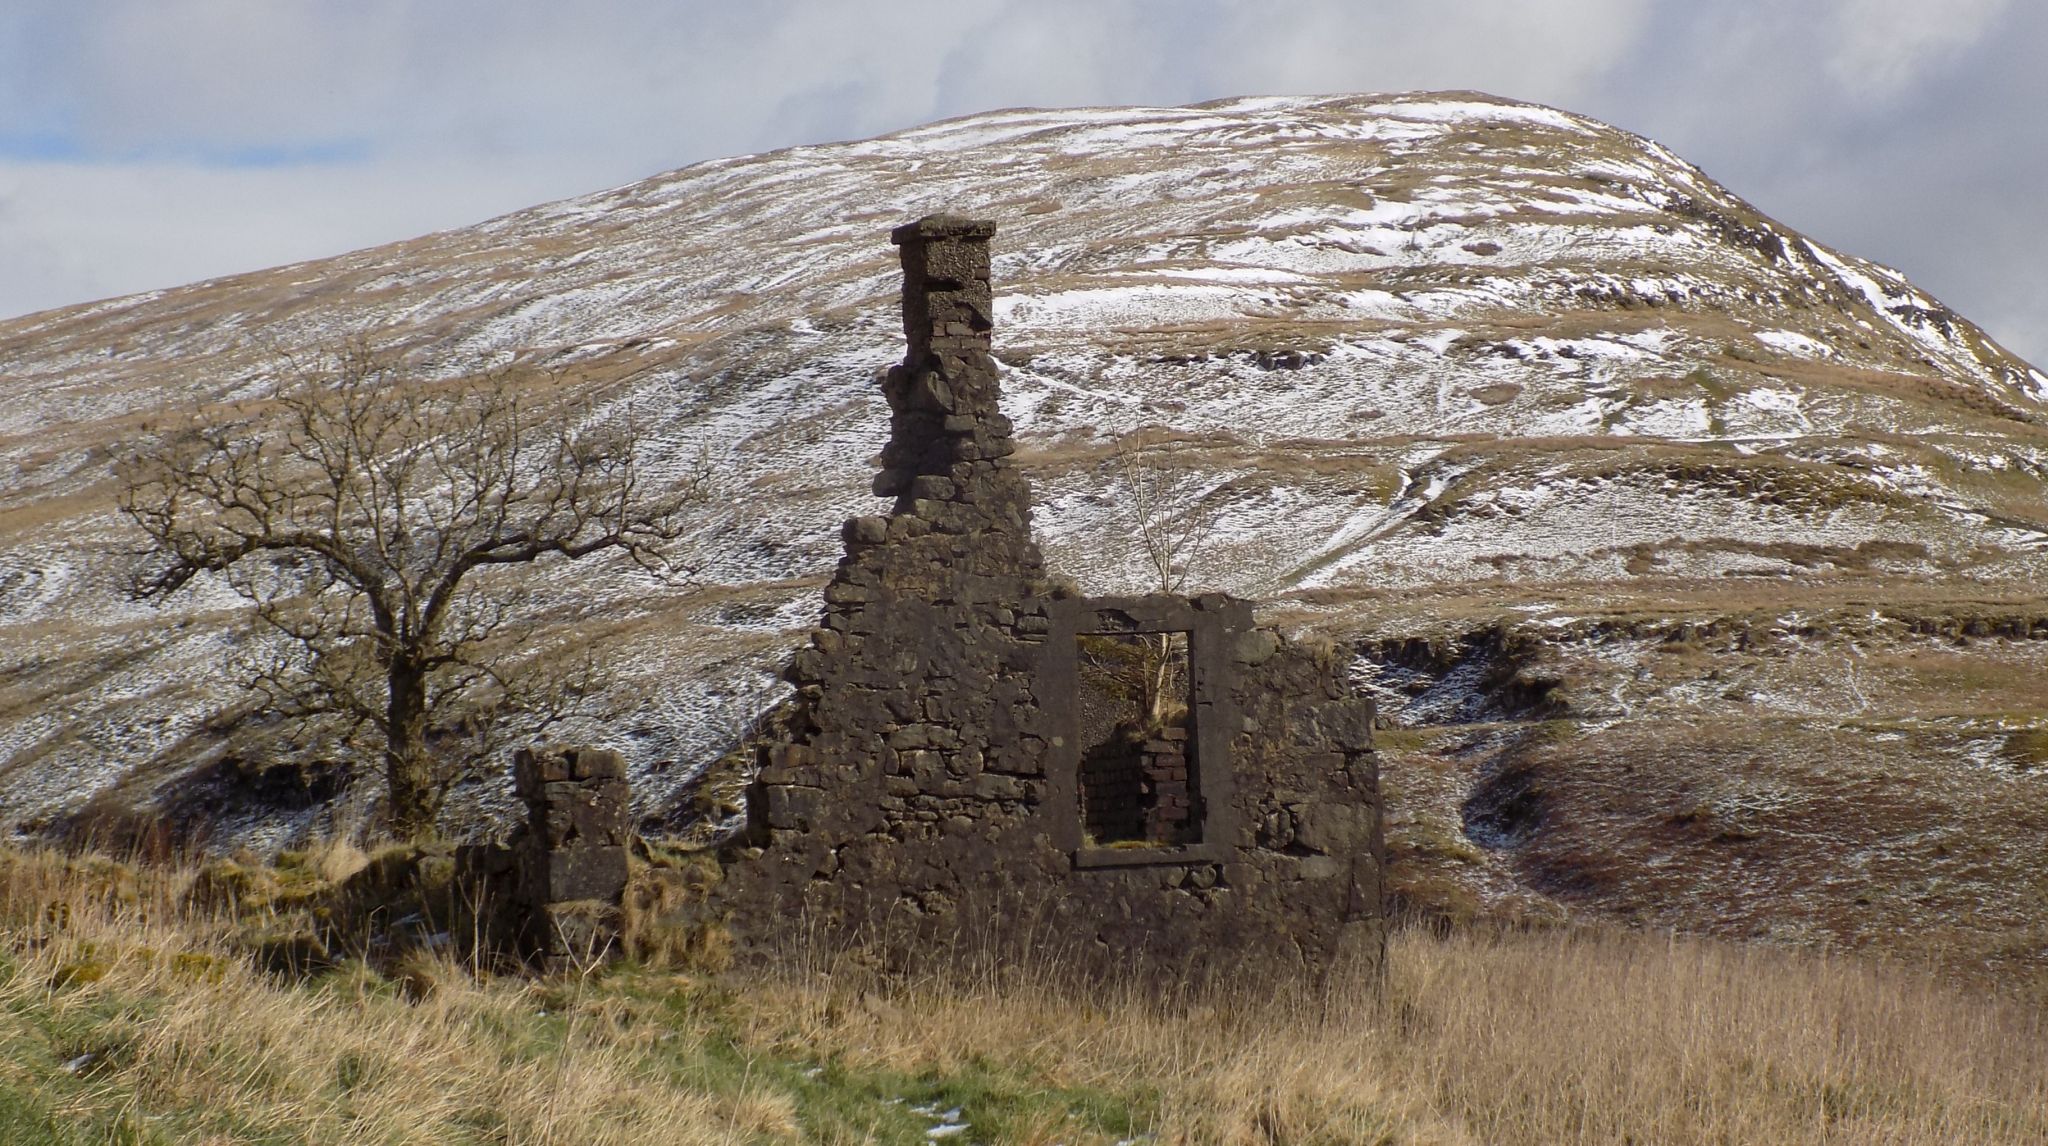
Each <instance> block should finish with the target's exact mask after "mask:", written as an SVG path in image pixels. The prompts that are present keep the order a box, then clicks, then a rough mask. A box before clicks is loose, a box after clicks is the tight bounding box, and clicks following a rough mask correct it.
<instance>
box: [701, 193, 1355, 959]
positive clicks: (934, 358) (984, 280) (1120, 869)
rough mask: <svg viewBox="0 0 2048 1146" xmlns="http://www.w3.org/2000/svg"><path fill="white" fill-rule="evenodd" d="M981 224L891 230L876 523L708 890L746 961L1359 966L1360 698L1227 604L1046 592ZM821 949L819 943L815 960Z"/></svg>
mask: <svg viewBox="0 0 2048 1146" xmlns="http://www.w3.org/2000/svg"><path fill="white" fill-rule="evenodd" d="M994 231H995V227H994V225H993V224H991V223H987V222H981V221H974V220H967V219H960V218H955V217H952V216H945V215H939V216H932V217H929V218H926V219H923V220H920V221H919V222H916V223H912V224H909V225H907V226H904V227H900V228H898V229H897V230H896V231H895V232H894V234H893V235H892V236H891V238H892V239H893V241H894V242H895V243H896V244H897V246H898V247H899V248H900V253H901V257H902V262H903V274H904V291H903V319H904V334H905V336H906V339H907V341H908V344H909V351H908V354H907V355H906V356H905V358H904V361H903V362H902V363H901V364H900V365H898V366H896V367H894V368H893V369H891V370H890V371H889V374H888V376H887V379H886V381H885V383H884V392H885V394H886V396H887V398H888V401H889V407H890V411H891V418H890V439H889V443H888V446H887V448H886V449H885V450H884V451H883V454H882V465H883V468H882V472H881V473H880V474H879V475H878V476H877V477H876V479H875V485H874V488H875V492H876V493H877V494H878V495H882V496H888V497H894V498H895V499H896V500H895V503H894V506H893V508H892V509H891V511H890V512H889V513H887V514H882V515H876V516H870V517H856V518H854V519H852V520H851V521H848V522H847V523H846V526H845V529H844V531H843V538H844V541H845V545H846V553H845V556H844V558H843V559H842V560H841V561H840V564H839V568H838V571H837V573H836V574H835V575H834V577H833V579H832V581H831V584H830V585H829V586H828V587H827V588H826V590H825V614H824V617H823V619H822V623H821V624H820V626H819V627H818V628H816V629H815V630H813V632H812V634H811V638H810V641H809V643H808V645H807V646H806V647H805V648H804V649H803V650H801V651H800V652H799V653H798V654H797V656H796V657H795V659H794V662H793V664H792V666H791V669H790V677H791V680H792V681H793V683H794V684H795V685H796V686H797V689H798V702H797V703H798V713H797V715H796V717H795V718H794V723H793V725H792V728H793V732H792V734H791V736H790V738H789V740H788V741H787V742H786V743H781V744H776V745H773V746H770V747H768V748H766V749H764V750H763V753H762V762H761V768H760V772H759V775H758V777H757V779H756V780H755V782H754V783H753V785H752V787H751V788H750V789H749V792H748V826H747V829H746V832H745V833H744V835H743V836H742V838H741V839H740V840H739V841H737V842H736V844H735V847H734V850H733V852H732V853H731V854H730V855H729V856H728V857H727V858H728V861H729V862H728V863H727V866H726V876H725V879H724V882H723V883H722V884H721V885H720V888H719V892H718V894H719V896H720V900H719V906H720V908H721V910H722V911H723V912H724V913H725V915H726V917H727V918H728V920H729V923H730V925H731V927H732V929H733V932H734V936H735V938H736V940H737V941H738V942H739V944H740V948H741V951H742V953H743V954H751V955H753V956H755V957H757V958H766V957H773V956H774V955H776V954H777V953H780V952H790V951H793V950H794V949H797V948H812V949H814V948H815V947H816V946H818V945H823V946H824V947H826V948H827V949H828V950H849V949H858V950H861V951H864V952H869V953H871V954H874V955H876V956H878V957H881V958H884V959H888V960H892V961H901V960H911V959H915V958H917V957H918V956H919V955H920V954H921V953H930V952H934V951H947V952H956V953H957V952H959V951H961V950H962V949H973V950H976V951H984V952H990V953H994V954H997V955H999V956H1003V957H1024V956H1028V955H1033V954H1037V955H1055V956H1058V957H1061V958H1066V959H1069V960H1073V961H1077V962H1079V963H1081V964H1083V965H1086V966H1089V967H1093V968H1097V969H1099V970H1102V971H1105V972H1124V973H1130V974H1136V975H1139V976H1142V977H1146V978H1149V979H1153V980H1164V981H1171V982H1176V983H1178V982H1191V981H1202V980H1206V979H1209V978H1211V977H1214V976H1216V975H1218V974H1232V973H1240V972H1245V971H1247V970H1253V969H1262V970H1280V971H1290V970H1291V971H1302V972H1320V971H1324V970H1327V969H1329V968H1332V967H1334V966H1337V965H1338V964H1340V963H1341V962H1343V961H1346V960H1363V961H1365V962H1366V963H1376V962H1377V959H1378V956H1379V952H1380V950H1381V946H1382V943H1383V935H1384V928H1383V919H1382V915H1381V896H1380V874H1381V855H1382V847H1381V838H1380V808H1379V795H1378V777H1377V771H1376V766H1375V763H1374V758H1373V755H1372V743H1371V728H1372V718H1373V709H1372V705H1371V702H1370V701H1367V700H1362V699H1357V698H1354V697H1352V696H1350V695H1349V692H1348V690H1347V688H1346V687H1345V684H1344V680H1343V675H1342V672H1341V669H1340V666H1339V665H1338V663H1337V662H1336V660H1335V659H1334V658H1332V657H1327V656H1323V655H1319V654H1318V653H1317V652H1315V651H1313V650H1311V649H1308V648H1305V647H1303V646H1301V645H1299V644H1297V643H1295V642H1292V641H1289V640H1287V639H1285V638H1283V637H1281V636H1279V635H1277V634H1274V633H1271V632H1268V631H1264V630H1261V629H1258V628H1257V627H1255V625H1254V624H1253V620H1252V611H1251V607H1250V605H1249V604H1247V603H1246V602H1243V601H1238V600H1233V599H1231V598H1228V597H1225V596H1221V595H1207V596H1201V597H1196V598H1185V597H1177V596H1164V595H1159V596H1148V597H1128V598H1097V599H1086V598H1076V597H1072V596H1061V595H1058V594H1055V593H1053V592H1051V591H1050V588H1049V586H1048V584H1047V580H1046V577H1045V570H1044V566H1043V561H1042V560H1041V558H1040V555H1039V551H1038V548H1037V546H1036V545H1035V544H1034V543H1033V541H1032V537H1031V509H1030V507H1031V490H1030V486H1029V483H1028V482H1027V481H1026V480H1025V478H1024V477H1023V475H1022V474H1021V473H1020V472H1019V471H1018V470H1017V468H1016V467H1015V466H1014V464H1013V462H1012V455H1013V453H1014V452H1015V447H1014V446H1013V444H1012V442H1011V429H1012V427H1011V424H1010V421H1009V419H1008V418H1006V417H1004V416H1003V413H1002V411H1001V409H1000V399H1001V391H1000V384H999V375H998V373H997V369H996V366H995V363H994V362H993V361H992V360H991V358H990V356H989V346H990V331H991V327H992V325H993V324H992V321H991V316H992V314H993V306H992V297H991V292H990V287H989V239H990V238H991V236H992V235H993V234H994ZM813 953H814V952H813Z"/></svg>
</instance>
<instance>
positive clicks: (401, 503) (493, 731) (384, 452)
mask: <svg viewBox="0 0 2048 1146" xmlns="http://www.w3.org/2000/svg"><path fill="white" fill-rule="evenodd" d="M286 372H287V377H288V381H287V382H286V383H285V384H284V385H283V386H282V387H281V388H280V389H279V390H278V391H277V393H276V394H275V395H274V396H273V397H272V398H271V399H270V400H268V401H267V402H265V403H263V404H261V406H260V407H259V408H257V409H253V410H252V409H249V408H239V409H238V410H237V418H236V419H235V420H233V421H231V422H220V423H212V424H208V423H204V422H201V421H198V420H193V421H189V422H187V423H185V424H183V425H180V426H178V427H176V428H174V429H172V430H170V431H167V432H164V433H160V434H156V435H153V436H152V438H151V440H149V441H148V442H147V443H145V444H144V445H143V446H142V447H141V448H138V449H137V450H135V451H134V452H133V453H132V454H131V455H130V456H128V457H127V458H126V459H125V460H124V461H123V463H122V465H121V468H120V473H121V495H120V504H121V509H122V510H123V512H124V513H126V514H127V516H128V517H129V518H130V519H131V520H133V521H134V522H135V524H136V525H138V526H140V527H141V529H142V531H143V533H144V534H146V535H147V537H148V545H147V546H146V547H145V548H144V549H143V550H142V552H141V554H140V556H141V557H142V561H141V563H140V565H139V567H138V569H137V571H136V573H135V575H134V580H133V583H132V587H131V591H132V592H133V593H134V595H135V596H137V597H138V598H141V599H144V600H160V599H162V598H164V597H166V596H168V595H170V594H172V593H175V592H177V591H178V590H179V589H181V588H183V587H184V586H186V585H187V584H189V583H190V582H191V581H192V580H193V579H194V578H195V577H199V576H201V575H202V574H219V575H222V576H223V577H224V578H225V579H226V582H227V584H228V585H229V586H231V587H232V588H233V589H234V590H235V591H236V592H237V593H239V594H240V595H241V596H243V597H244V598H246V599H247V600H249V601H250V602H251V604H252V605H253V606H254V610H253V611H254V614H255V617H256V619H257V621H258V622H259V624H260V626H261V627H262V628H263V629H266V630H268V631H269V632H271V633H272V634H275V636H276V637H278V638H281V639H280V640H273V641H272V642H271V643H270V647H271V648H272V650H273V652H274V655H273V656H272V657H271V658H270V659H268V660H265V661H262V662H261V663H257V664H254V665H253V666H252V668H251V670H250V671H249V673H248V678H247V680H246V683H247V684H248V685H249V686H250V687H251V688H252V689H253V690H254V691H255V692H256V693H257V694H258V695H259V696H260V697H261V698H262V699H263V701H264V702H265V704H266V707H269V708H270V709H272V710H273V711H275V712H277V713H279V714H281V715H283V716H286V717H290V718H294V719H299V720H306V721H326V720H338V721H340V722H341V724H342V726H343V727H344V728H345V729H347V730H348V731H349V732H350V733H351V734H353V735H355V736H362V734H364V733H368V734H369V735H367V736H366V737H363V738H364V739H367V740H368V741H369V742H370V743H371V744H373V745H375V746H376V748H377V750H378V751H379V752H380V754H381V756H382V762H383V770H384V778H385V783H386V788H387V797H388V802H389V803H388V807H389V816H390V821H391V826H392V828H393V830H394V831H396V832H398V833H400V834H407V835H409V834H413V833H417V832H420V831H423V830H427V829H430V828H431V827H432V825H433V822H434V819H435V817H436V816H437V815H438V813H439V810H440V806H441V803H442V801H443V799H444V798H445V795H446V793H447V789H448V786H449V784H450V783H452V782H453V780H454V779H456V778H458V777H459V776H460V775H462V774H464V773H465V772H466V771H467V770H468V769H470V768H474V767H475V766H476V765H477V764H478V763H479V762H480V761H481V760H484V759H487V758H488V757H489V755H490V754H491V753H493V752H494V751H495V750H496V749H497V748H498V747H499V744H498V736H497V734H498V733H499V732H500V731H501V730H502V729H503V728H504V727H505V726H506V722H507V721H508V720H509V719H510V718H511V717H513V716H514V715H515V714H521V713H523V714H525V715H526V716H527V718H528V719H527V720H526V721H525V722H524V724H523V729H524V731H525V732H527V733H529V734H530V733H532V732H534V731H536V730H537V727H538V726H542V725H545V724H546V723H547V722H549V721H550V720H552V719H554V718H555V717H556V716H557V715H559V714H560V713H561V712H562V711H563V710H564V709H563V705H564V702H566V701H567V700H569V699H572V698H573V696H574V694H576V693H577V692H578V691H579V690H580V689H582V688H586V687H588V681H587V679H585V678H586V676H587V671H588V665H587V663H586V664H585V665H583V666H580V667H579V668H577V669H574V670H570V671H562V670H560V669H555V670H550V671H546V672H538V673H537V672H534V671H532V670H531V669H530V668H529V667H527V666H530V665H532V664H533V663H534V662H536V661H539V660H542V659H544V658H535V657H532V656H530V655H523V654H530V653H531V649H528V648H523V647H521V646H522V645H524V644H526V640H525V638H527V637H528V636H529V634H530V633H531V631H532V626H533V623H534V620H535V618H534V617H533V614H532V610H531V609H530V607H529V606H530V604H531V601H530V592H531V591H530V589H529V587H528V586H527V585H526V584H525V583H524V578H522V577H520V576H518V575H517V571H516V570H514V569H512V568H511V567H514V566H526V565H531V564H533V563H535V562H539V561H543V560H548V559H563V560H574V559H577V558H581V557H587V556H590V555H592V554H595V553H599V552H603V551H607V550H616V551H619V552H620V553H622V554H624V555H625V556H627V557H628V558H630V559H631V560H632V561H634V562H636V563H638V564H639V565H640V566H642V567H643V568H645V569H648V570H650V571H654V572H657V573H661V574H672V573H674V572H675V571H676V570H677V566H676V565H675V564H674V562H673V560H672V559H671V557H670V555H669V553H668V549H669V548H670V546H669V544H668V543H670V542H673V541H674V540H675V539H677V538H678V537H679V536H680V535H681V533H682V531H683V528H684V525H685V516H684V515H685V511H686V509H687V507H688V506H690V505H691V504H692V503H694V502H698V501H701V500H703V499H704V498H705V496H706V484H707V483H706V475H705V469H704V467H703V466H702V465H701V464H700V465H699V466H697V467H695V468H694V469H693V470H692V471H691V472H690V473H689V474H687V475H686V476H685V477H684V478H683V479H681V480H679V481H675V482H671V483H668V484H666V485H662V486H656V485H655V484H654V483H652V482H651V481H650V480H649V478H648V475H647V474H646V473H645V472H644V471H643V469H642V468H641V466H640V465H639V463H638V461H637V459H636V458H635V456H634V449H635V446H636V441H635V438H636V435H635V434H634V432H633V429H632V427H631V426H621V425H616V424H615V425H611V426H596V427H593V426H591V425H579V423H587V422H589V421H590V418H589V411H588V410H587V409H580V408H568V407H566V406H565V404H564V403H562V402H560V401H555V400H551V399H552V397H553V396H552V393H543V394H541V395H539V396H538V397H533V396H528V395H526V394H523V393H522V391H521V389H520V387H519V386H518V385H517V383H516V382H515V380H514V379H512V378H511V377H509V376H506V375H498V376H493V377H487V378H483V379H476V378H470V379H462V380H455V381H450V382H429V381H426V380H423V379H421V378H418V377H415V376H413V375H412V374H410V373H409V372H408V371H407V370H406V369H404V368H403V367H402V366H400V365H398V364H396V363H395V362H393V361H391V360H388V359H384V358H381V357H379V356H378V355H376V354H373V353H370V352H367V351H364V350H361V349H348V350H344V351H340V352H337V353H335V354H333V355H331V356H329V357H328V358H327V359H326V360H324V361H322V362H321V363H319V364H318V365H307V364H304V363H298V362H288V363H287V368H286ZM557 663H559V662H557Z"/></svg>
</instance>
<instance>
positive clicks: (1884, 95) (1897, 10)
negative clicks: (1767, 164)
mask: <svg viewBox="0 0 2048 1146" xmlns="http://www.w3.org/2000/svg"><path fill="white" fill-rule="evenodd" d="M2008 6H2009V0H1836V3H1835V10H1834V13H1833V25H1834V32H1835V34H1836V36H1837V37H1838V40H1837V42H1836V45H1835V48H1834V51H1833V52H1832V53H1831V54H1830V55H1829V56H1828V62H1827V67H1828V74H1829V75H1830V76H1831V77H1832V78H1833V79H1834V80H1835V82H1836V83H1839V84H1840V85H1842V87H1843V88H1844V89H1846V90H1847V91H1849V92H1850V93H1852V94H1855V95H1859V96H1868V97H1872V98H1876V99H1890V98H1892V97H1895V96H1897V95H1899V94H1901V93H1902V92H1904V91H1906V90H1907V89H1909V88H1910V87H1912V86H1913V84H1915V83H1916V82H1918V81H1919V80H1920V79H1922V78H1923V77H1924V76H1925V75H1926V74H1927V73H1928V72H1929V71H1930V70H1931V69H1933V68H1936V67H1939V66H1941V65H1943V64H1946V63H1950V62H1952V61H1954V60H1955V59H1957V58H1958V57H1960V56H1961V55H1962V54H1963V52H1964V51H1965V50H1967V49H1968V48H1970V47H1971V46H1972V45H1974V44H1976V43H1978V42H1980V41H1981V40H1982V39H1983V38H1984V37H1985V35H1986V34H1988V33H1989V32H1990V31H1991V29H1992V27H1993V25H1994V24H1996V23H1997V21H1998V18H1999V17H2000V16H2002V15H2004V14H2005V11H2006V8H2007V7H2008Z"/></svg>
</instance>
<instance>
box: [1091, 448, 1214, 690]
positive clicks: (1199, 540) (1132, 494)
mask: <svg viewBox="0 0 2048 1146" xmlns="http://www.w3.org/2000/svg"><path fill="white" fill-rule="evenodd" d="M1113 462H1114V465H1115V471H1114V472H1115V478H1116V489H1117V495H1118V501H1119V503H1120V504H1121V506H1122V508H1123V510H1124V515H1125V517H1126V519H1127V520H1128V521H1129V522H1130V525H1131V538H1132V540H1133V542H1134V543H1135V544H1136V546H1137V548H1138V550H1139V554H1140V556H1141V557H1142V559H1143V561H1144V564H1145V568H1146V573H1147V578H1148V580H1149V581H1150V587H1151V588H1152V589H1154V590H1155V591H1157V592H1160V593H1184V592H1186V591H1187V589H1188V586H1189V585H1190V583H1191V580H1192V578H1193V576H1194V572H1195V570H1196V569H1197V568H1198V567H1199V565H1200V562H1201V558H1202V553H1203V550H1204V549H1205V548H1206V547H1207V545H1208V544H1209V540H1210V537H1211V535H1213V534H1214V533H1215V530H1216V519H1217V513H1218V508H1219V507H1218V505H1217V503H1216V502H1215V500H1214V499H1213V498H1211V497H1210V496H1209V495H1210V494H1211V492H1212V490H1213V486H1214V484H1215V482H1214V479H1213V478H1211V477H1210V476H1209V474H1208V473H1207V472H1206V471H1205V470H1203V469H1202V468H1201V467H1200V466H1198V465H1197V464H1196V459H1195V455H1194V453H1193V447H1192V446H1191V445H1190V444H1189V443H1187V442H1185V441H1181V440H1179V439H1176V438H1172V437H1169V436H1167V435H1165V434H1164V433H1161V432H1157V431H1147V430H1142V429H1141V430H1135V431H1133V432H1131V433H1128V434H1125V435H1123V436H1121V437H1119V438H1117V440H1116V451H1115V454H1114V458H1113ZM1186 642H1187V638H1186V636H1185V635H1184V634H1179V633H1160V634H1158V635H1156V636H1153V637H1148V638H1146V648H1147V653H1146V656H1145V664H1144V673H1145V686H1144V695H1143V698H1142V704H1143V706H1144V711H1145V713H1146V715H1147V717H1148V718H1149V719H1151V720H1153V721H1155V722H1160V721H1165V720H1166V719H1168V718H1169V717H1170V716H1171V715H1173V714H1172V712H1171V711H1170V710H1171V709H1172V708H1173V705H1174V697H1175V696H1176V695H1177V692H1178V688H1179V686H1180V685H1181V684H1183V683H1184V682H1182V681H1180V680H1178V679H1177V677H1176V672H1177V671H1178V670H1177V666H1180V665H1182V664H1184V663H1185V661H1186V649H1187V643H1186Z"/></svg>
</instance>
